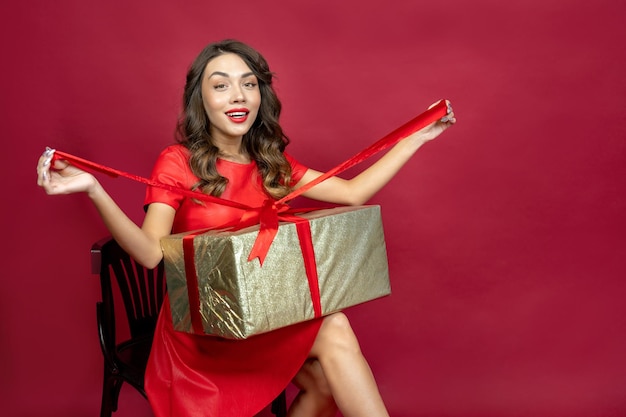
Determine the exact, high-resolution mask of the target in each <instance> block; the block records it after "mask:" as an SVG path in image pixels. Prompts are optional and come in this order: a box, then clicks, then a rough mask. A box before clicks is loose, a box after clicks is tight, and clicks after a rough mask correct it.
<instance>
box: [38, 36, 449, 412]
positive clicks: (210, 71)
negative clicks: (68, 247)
mask: <svg viewBox="0 0 626 417" xmlns="http://www.w3.org/2000/svg"><path fill="white" fill-rule="evenodd" d="M280 111H281V104H280V101H279V100H278V98H277V97H276V94H275V92H274V90H273V88H272V73H271V72H270V70H269V67H268V65H267V63H266V61H265V59H264V58H263V57H262V56H261V55H260V54H259V53H258V52H257V51H255V50H254V49H252V48H250V47H249V46H247V45H245V44H242V43H240V42H238V41H234V40H225V41H222V42H218V43H214V44H210V45H208V46H207V47H206V48H205V49H204V50H203V51H202V52H201V53H200V54H199V55H198V57H197V58H196V59H195V61H194V62H193V63H192V65H191V67H190V69H189V72H188V74H187V82H186V86H185V91H184V97H183V114H182V117H181V119H180V121H179V126H178V127H179V129H178V130H179V142H180V143H179V144H176V145H172V146H169V147H168V148H166V149H165V150H164V151H163V152H162V153H161V155H160V156H159V158H158V160H157V162H156V164H155V168H154V170H153V175H152V178H153V179H155V180H158V181H161V182H164V183H167V184H171V185H174V186H177V187H184V188H187V189H196V190H201V191H202V192H205V193H209V194H212V195H215V196H220V197H222V198H225V199H228V200H233V201H237V202H240V203H243V204H246V205H248V206H253V207H258V206H260V205H262V203H263V201H265V200H266V199H267V198H268V196H269V197H271V198H276V199H278V198H280V197H283V196H285V195H286V194H288V193H289V192H290V191H291V190H292V189H297V188H299V187H301V186H303V185H304V184H306V183H308V182H310V181H312V180H313V179H315V178H316V177H318V176H319V175H321V173H320V172H318V171H315V170H312V169H309V168H307V167H305V166H303V165H302V164H300V163H298V162H297V161H295V160H294V159H293V158H292V157H291V156H289V155H288V154H285V153H284V151H285V147H286V146H287V144H288V142H289V141H288V139H287V137H286V136H285V135H284V134H283V132H282V129H281V127H280V125H279V123H278V118H279V115H280ZM455 121H456V120H455V118H454V114H453V113H450V114H449V115H448V116H447V117H446V118H444V119H442V120H441V121H438V122H436V123H433V124H431V125H429V126H427V127H426V128H424V129H422V130H420V131H418V132H416V133H415V134H413V135H411V136H409V137H407V138H406V139H403V140H402V141H400V142H399V143H398V144H397V145H395V146H394V147H393V148H392V149H391V150H390V151H389V152H387V153H386V155H384V156H383V157H382V158H380V159H379V160H378V161H377V162H376V163H374V164H373V165H371V166H370V167H369V168H368V169H366V170H364V171H363V172H362V173H361V174H359V175H357V176H356V177H354V178H352V179H350V180H344V179H341V178H338V177H332V178H329V179H327V180H326V181H324V182H322V183H320V184H318V185H316V186H315V187H313V188H311V189H310V190H308V191H306V192H305V193H304V194H303V195H304V196H306V197H308V198H312V199H316V200H320V201H325V202H329V203H336V204H350V205H359V204H363V203H365V202H366V201H367V200H368V199H369V198H370V197H372V196H373V195H374V194H375V193H376V192H377V191H378V190H380V189H381V188H382V187H383V186H384V185H385V184H386V183H387V182H388V181H389V180H390V179H391V178H392V177H393V176H394V175H395V174H396V172H397V171H398V170H399V169H400V168H401V167H402V166H403V165H404V164H405V163H406V162H407V161H408V160H409V158H410V157H411V156H412V155H413V154H414V153H415V152H416V151H417V149H419V148H420V146H421V145H423V144H424V143H425V142H427V141H429V140H432V139H434V138H435V137H437V136H438V135H439V134H441V133H442V132H443V131H444V130H445V129H447V128H448V127H450V126H451V125H453V124H454V123H455ZM37 170H38V185H40V186H41V187H43V188H44V190H45V191H46V192H47V193H48V194H68V193H75V192H84V193H86V194H87V195H88V196H89V198H90V199H91V200H92V201H93V203H94V204H95V206H96V208H97V209H98V211H99V213H100V215H101V216H102V219H103V220H104V222H105V224H106V226H107V227H108V229H109V230H110V232H111V234H112V236H113V237H114V238H115V239H116V240H117V241H118V242H119V244H120V245H121V246H122V247H123V248H124V249H125V250H126V251H127V252H128V253H129V254H130V255H131V256H132V257H134V258H135V259H136V260H137V261H138V262H139V263H141V264H143V265H144V266H146V267H148V268H152V267H154V266H156V265H157V264H158V263H159V262H160V261H161V259H162V257H163V254H162V251H161V246H160V243H159V241H160V239H161V238H162V237H164V236H166V235H169V234H171V233H179V232H184V231H189V230H195V229H201V228H209V227H219V226H220V225H222V224H224V223H226V222H228V221H231V220H233V219H236V218H238V217H239V216H240V215H241V212H239V211H238V210H237V209H233V208H229V207H225V206H220V205H217V204H214V203H206V204H205V203H200V202H197V201H195V200H193V199H189V198H185V197H183V196H182V195H179V194H177V193H175V192H171V191H165V190H163V189H161V188H153V187H149V188H148V190H147V193H146V200H145V202H146V216H145V219H144V221H143V224H142V225H141V227H139V226H137V225H136V224H134V223H133V222H132V221H131V220H130V219H129V218H128V217H127V216H126V215H125V214H124V213H123V211H122V210H121V209H120V208H119V207H118V205H117V204H116V203H115V202H114V201H113V200H112V199H111V197H110V196H109V195H108V194H107V193H106V191H105V190H104V189H103V188H102V186H101V185H100V183H99V182H98V181H97V179H96V178H95V177H94V176H93V175H91V174H89V173H86V172H84V171H81V170H79V169H78V168H76V167H74V166H72V165H70V164H68V163H67V162H64V161H56V162H55V163H54V167H53V169H52V170H51V169H50V154H49V153H48V154H44V155H43V156H42V157H41V158H40V160H39V163H38V167H37ZM290 380H291V381H293V383H294V384H295V385H296V386H297V387H299V388H300V393H299V394H298V396H297V397H296V398H295V400H294V401H293V403H292V404H291V406H290V409H289V416H292V417H297V416H318V417H321V416H329V417H330V416H334V415H335V414H336V412H337V410H340V411H341V412H342V414H343V415H344V416H346V417H350V416H388V413H387V411H386V408H385V405H384V403H383V400H382V399H381V396H380V394H379V392H378V388H377V386H376V382H375V380H374V377H373V376H372V373H371V371H370V368H369V366H368V364H367V362H366V360H365V358H364V357H363V355H362V354H361V352H360V349H359V344H358V341H357V339H356V337H355V335H354V333H353V332H352V329H351V327H350V324H349V322H348V319H347V318H346V316H345V315H344V314H343V313H335V314H331V315H329V316H326V317H323V318H320V319H315V320H311V321H308V322H305V323H300V324H296V325H293V326H289V327H287V328H283V329H279V330H275V331H272V332H269V333H266V334H262V335H258V336H254V337H251V338H249V339H246V340H240V341H232V340H226V339H220V338H216V337H210V336H200V335H191V334H187V333H181V332H175V331H174V330H173V327H172V321H171V315H170V307H169V300H167V299H166V300H165V302H164V304H163V308H162V311H161V314H160V317H159V321H158V323H157V329H156V333H155V338H154V342H153V346H152V351H151V355H150V361H149V364H148V369H147V371H146V391H147V393H148V398H149V400H150V403H151V405H152V408H153V410H154V413H155V415H156V416H157V417H166V416H176V417H181V416H194V417H197V416H220V417H223V416H237V417H242V416H252V415H254V414H255V413H257V412H259V411H260V410H261V409H262V408H263V407H264V406H265V405H267V404H268V403H269V402H271V400H272V399H273V398H274V397H275V396H276V395H277V394H278V393H279V392H280V391H281V390H282V389H284V387H285V386H286V385H287V384H288V383H289V381H290Z"/></svg>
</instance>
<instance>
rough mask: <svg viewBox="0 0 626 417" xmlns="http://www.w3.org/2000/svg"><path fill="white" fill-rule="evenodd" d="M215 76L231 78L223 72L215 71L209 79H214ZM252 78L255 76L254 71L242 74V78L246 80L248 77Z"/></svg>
mask: <svg viewBox="0 0 626 417" xmlns="http://www.w3.org/2000/svg"><path fill="white" fill-rule="evenodd" d="M214 75H218V76H222V77H226V78H230V75H228V74H227V73H225V72H222V71H214V72H212V73H211V75H209V78H211V77H213V76H214ZM250 76H254V73H253V72H252V71H250V72H246V73H245V74H241V78H246V77H250Z"/></svg>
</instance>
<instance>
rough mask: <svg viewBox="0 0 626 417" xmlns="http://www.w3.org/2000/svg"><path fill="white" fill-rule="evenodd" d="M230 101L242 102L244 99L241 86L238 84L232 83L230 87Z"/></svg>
mask: <svg viewBox="0 0 626 417" xmlns="http://www.w3.org/2000/svg"><path fill="white" fill-rule="evenodd" d="M231 101H232V102H233V103H243V102H245V101H246V96H245V94H244V91H243V88H242V86H240V85H234V86H233V87H232V89H231Z"/></svg>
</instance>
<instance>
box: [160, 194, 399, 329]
mask: <svg viewBox="0 0 626 417" xmlns="http://www.w3.org/2000/svg"><path fill="white" fill-rule="evenodd" d="M298 216H299V217H303V218H306V219H308V220H309V223H310V227H311V235H312V240H313V247H314V250H315V261H316V263H317V274H318V283H319V290H320V295H321V297H320V300H321V307H322V315H327V314H330V313H333V312H336V311H339V310H342V309H345V308H347V307H350V306H354V305H356V304H360V303H363V302H366V301H369V300H373V299H376V298H379V297H383V296H386V295H389V294H390V293H391V288H390V284H389V271H388V266H387V252H386V246H385V239H384V234H383V227H382V219H381V213H380V207H379V206H350V207H336V208H331V209H322V210H315V211H311V212H308V213H304V214H299V215H298ZM258 230H259V226H258V225H256V226H252V227H248V228H244V229H241V230H236V231H224V230H213V231H207V232H204V233H200V234H198V235H197V236H195V237H193V246H194V257H195V260H194V267H195V270H196V275H197V281H198V287H197V293H198V296H199V308H200V316H201V318H202V328H203V333H204V334H210V335H215V336H220V337H224V338H228V339H245V338H247V337H249V336H252V335H255V334H260V333H264V332H268V331H271V330H274V329H278V328H281V327H285V326H288V325H290V324H294V323H298V322H302V321H306V320H309V319H312V318H314V317H315V314H314V310H313V303H312V300H311V292H310V289H309V284H308V280H307V275H306V271H305V266H304V261H303V255H302V251H301V249H300V243H299V240H298V235H297V232H296V226H295V224H294V223H289V222H280V224H279V227H278V233H277V234H276V237H275V238H274V241H273V243H272V245H271V246H270V249H269V252H268V253H267V257H266V258H265V261H264V262H263V265H262V266H261V265H260V263H259V260H258V259H253V260H252V261H248V255H249V254H250V251H251V249H252V246H253V245H254V242H255V239H256V237H257V234H258ZM193 233H194V232H189V233H179V234H173V235H170V236H167V237H165V238H163V239H162V240H161V245H162V247H163V253H164V260H165V272H166V277H167V288H168V293H169V298H170V304H171V309H172V319H173V322H174V328H175V329H176V330H179V331H183V332H188V333H195V331H194V326H193V325H192V319H191V314H190V302H189V295H188V288H187V279H186V274H185V257H184V252H183V238H184V237H185V236H187V235H189V234H193ZM192 282H193V281H192Z"/></svg>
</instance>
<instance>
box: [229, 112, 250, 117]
mask: <svg viewBox="0 0 626 417" xmlns="http://www.w3.org/2000/svg"><path fill="white" fill-rule="evenodd" d="M245 115H246V112H243V111H237V112H232V113H226V116H228V117H244V116H245Z"/></svg>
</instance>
